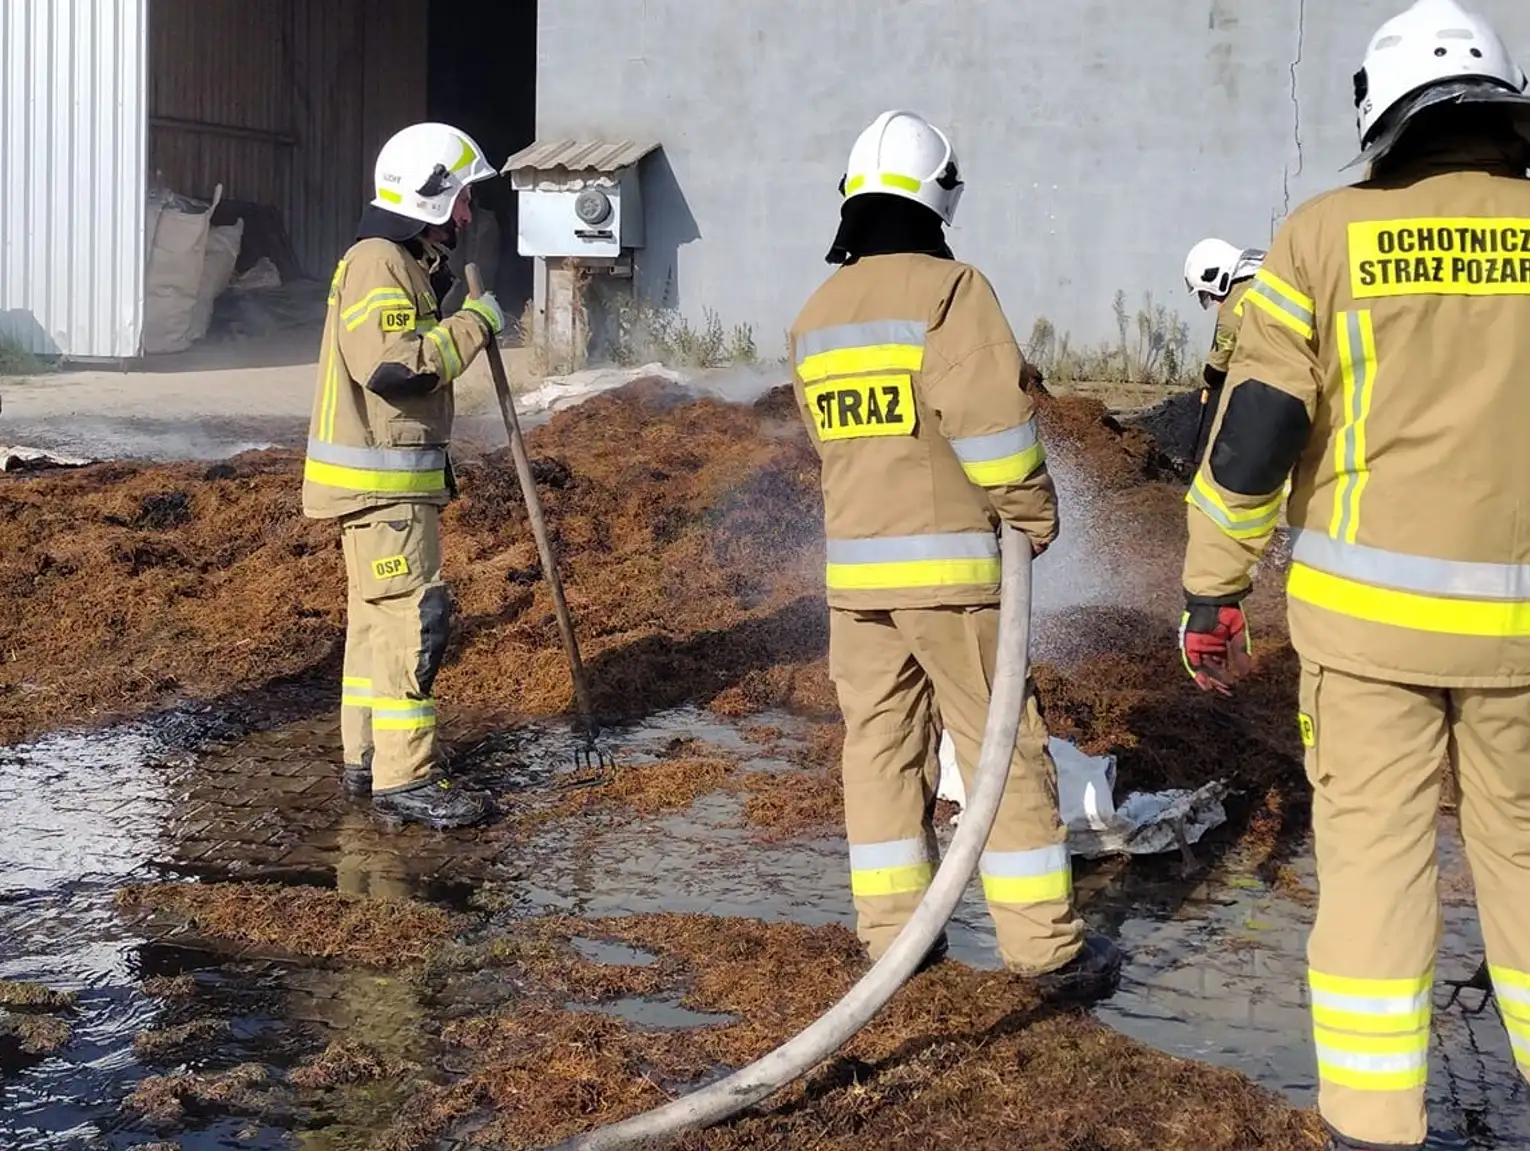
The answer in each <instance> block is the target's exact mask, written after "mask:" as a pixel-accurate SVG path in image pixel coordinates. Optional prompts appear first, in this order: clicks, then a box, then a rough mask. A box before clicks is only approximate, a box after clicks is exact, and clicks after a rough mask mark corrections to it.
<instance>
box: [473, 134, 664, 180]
mask: <svg viewBox="0 0 1530 1151" xmlns="http://www.w3.org/2000/svg"><path fill="white" fill-rule="evenodd" d="M658 147H659V145H658V143H657V142H656V141H652V140H569V139H564V140H538V141H536V142H535V143H533V144H531V145H529V146H527V147H525V148H522V149H521V150H520V151H519V152H517V153H516V154H515V155H513V156H511V157H510V158H509V159H508V160H506V161H505V166H504V167H503V168H502V169H500V171H501V172H502V173H503V174H504V175H507V176H512V177H514V176H517V175H525V176H530V175H532V174H541V173H547V172H554V171H557V170H559V169H561V170H563V171H565V172H568V173H569V174H570V175H573V174H577V173H582V172H598V173H600V174H602V175H614V174H615V173H617V172H620V171H621V170H622V169H623V168H630V167H631V166H632V165H633V164H636V163H637V162H638V161H639V160H641V159H642V158H643V157H644V156H646V155H648V154H649V153H650V152H652V151H654V150H656V149H657V148H658Z"/></svg>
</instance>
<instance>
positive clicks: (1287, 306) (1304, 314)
mask: <svg viewBox="0 0 1530 1151" xmlns="http://www.w3.org/2000/svg"><path fill="white" fill-rule="evenodd" d="M1248 294H1249V295H1251V296H1259V297H1260V298H1261V299H1264V300H1268V301H1269V302H1270V303H1272V304H1274V305H1275V306H1276V307H1277V308H1279V309H1280V310H1281V311H1282V312H1284V313H1285V314H1286V315H1288V316H1290V317H1292V318H1293V319H1296V320H1300V321H1301V322H1302V323H1304V324H1306V325H1307V326H1308V327H1309V328H1310V327H1312V323H1313V320H1314V319H1316V317H1315V316H1313V314H1312V312H1311V310H1310V309H1308V308H1304V307H1302V306H1301V305H1300V304H1298V303H1297V302H1296V301H1295V300H1288V299H1286V297H1285V296H1284V295H1282V294H1281V293H1280V291H1279V290H1277V289H1276V288H1275V287H1274V286H1273V285H1271V284H1266V283H1265V282H1264V281H1263V280H1260V279H1255V280H1254V283H1253V285H1252V286H1251V287H1250V288H1249V290H1248ZM1357 346H1358V345H1357Z"/></svg>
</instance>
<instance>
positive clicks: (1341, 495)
mask: <svg viewBox="0 0 1530 1151" xmlns="http://www.w3.org/2000/svg"><path fill="white" fill-rule="evenodd" d="M1335 327H1336V328H1337V335H1338V347H1339V370H1340V374H1341V376H1342V378H1343V384H1344V388H1343V403H1344V423H1343V425H1342V426H1341V427H1340V429H1339V436H1338V439H1337V440H1336V441H1335V443H1334V449H1333V451H1334V470H1335V473H1336V474H1337V476H1338V481H1339V482H1338V486H1337V487H1336V488H1335V489H1334V496H1333V519H1332V520H1331V522H1330V523H1329V525H1328V534H1329V535H1331V536H1332V537H1333V538H1334V539H1336V540H1344V541H1345V542H1346V543H1354V542H1355V538H1356V536H1357V534H1358V533H1359V530H1360V496H1361V494H1362V493H1363V492H1364V491H1365V485H1366V484H1367V483H1369V482H1370V478H1371V470H1370V466H1369V465H1368V464H1367V462H1366V452H1365V429H1366V420H1367V419H1368V418H1369V417H1370V414H1371V396H1372V395H1373V394H1374V392H1375V384H1376V330H1375V326H1374V325H1373V323H1372V322H1371V313H1370V312H1369V311H1362V312H1340V313H1339V316H1338V319H1337V320H1336V321H1335Z"/></svg>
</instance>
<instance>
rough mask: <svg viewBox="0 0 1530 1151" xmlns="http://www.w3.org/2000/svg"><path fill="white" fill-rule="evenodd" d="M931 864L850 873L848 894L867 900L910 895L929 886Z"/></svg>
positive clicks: (878, 868) (912, 864)
mask: <svg viewBox="0 0 1530 1151" xmlns="http://www.w3.org/2000/svg"><path fill="white" fill-rule="evenodd" d="M934 877H935V865H934V864H933V863H910V864H908V865H906V866H904V867H877V868H869V869H867V870H865V871H855V870H852V871H851V872H850V894H852V895H858V896H862V897H864V898H867V899H876V898H878V897H880V896H887V895H910V894H912V893H914V892H916V891H923V890H924V889H925V888H927V887H929V886H930V880H932V879H933V878H934Z"/></svg>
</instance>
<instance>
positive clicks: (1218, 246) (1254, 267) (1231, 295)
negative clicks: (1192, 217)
mask: <svg viewBox="0 0 1530 1151" xmlns="http://www.w3.org/2000/svg"><path fill="white" fill-rule="evenodd" d="M1263 261H1264V251H1263V250H1262V249H1259V248H1235V247H1233V246H1232V245H1231V244H1229V243H1228V242H1227V241H1226V240H1217V239H1209V240H1202V241H1201V242H1200V243H1198V244H1196V245H1195V247H1193V248H1191V249H1190V254H1189V255H1188V256H1186V257H1185V287H1186V288H1188V289H1189V290H1190V293H1191V295H1193V296H1195V298H1196V299H1197V300H1199V301H1200V305H1201V307H1202V308H1206V309H1211V308H1215V309H1216V310H1217V327H1216V331H1215V333H1213V335H1212V337H1211V351H1210V353H1209V354H1208V355H1207V356H1206V366H1205V368H1204V369H1203V370H1202V377H1203V383H1202V385H1201V415H1200V421H1199V422H1198V423H1197V424H1196V426H1195V449H1194V453H1195V454H1194V456H1193V457H1192V458H1193V459H1194V460H1195V462H1196V463H1197V464H1198V463H1200V460H1201V457H1202V456H1204V455H1205V454H1206V439H1207V436H1208V434H1209V433H1210V431H1211V417H1212V416H1213V415H1214V414H1215V413H1216V410H1217V401H1218V400H1219V399H1220V398H1221V395H1222V385H1223V384H1225V383H1226V382H1227V369H1228V367H1229V366H1230V365H1231V364H1232V354H1233V349H1234V348H1236V347H1237V346H1238V329H1239V328H1240V327H1241V326H1242V324H1243V296H1244V293H1246V292H1247V291H1248V289H1249V285H1251V284H1252V283H1253V282H1254V273H1255V272H1257V271H1258V270H1259V265H1260V264H1261V263H1262V262H1263Z"/></svg>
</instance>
